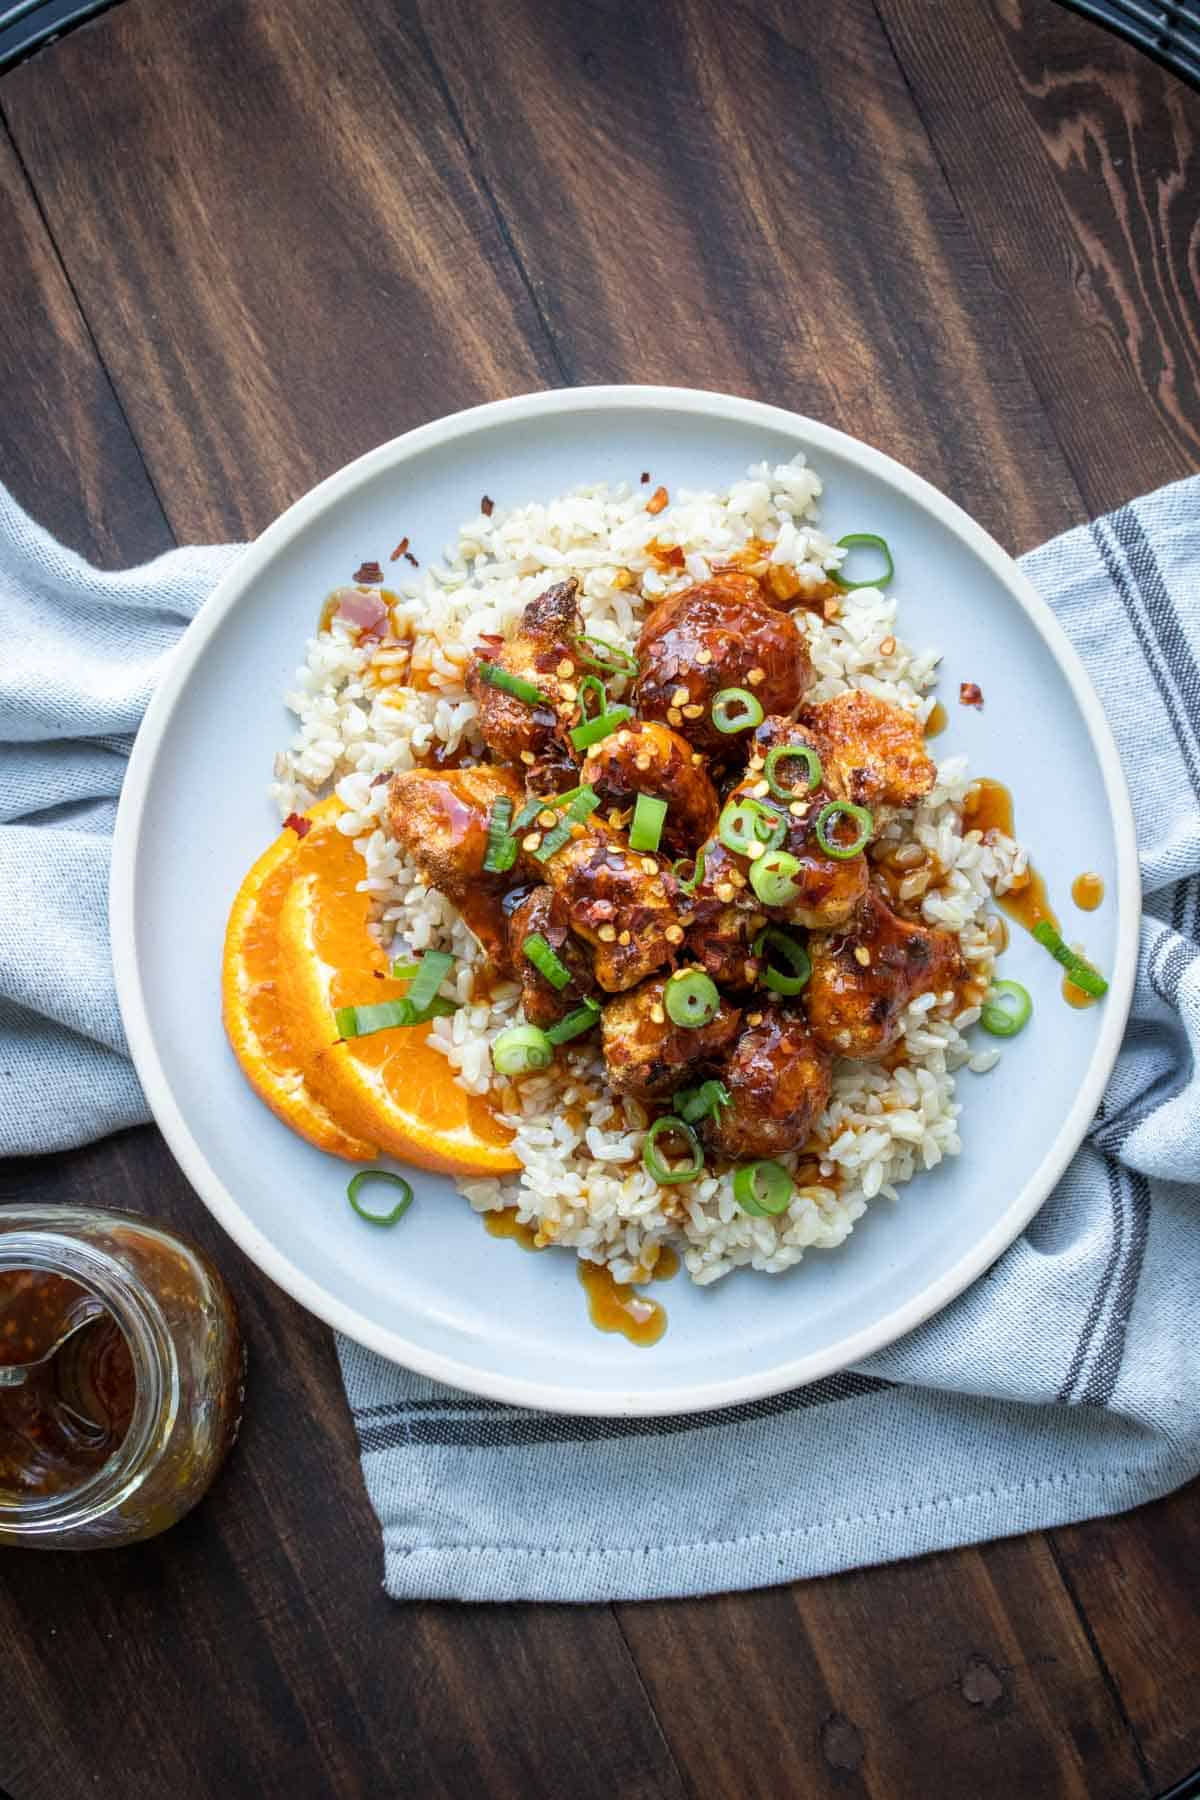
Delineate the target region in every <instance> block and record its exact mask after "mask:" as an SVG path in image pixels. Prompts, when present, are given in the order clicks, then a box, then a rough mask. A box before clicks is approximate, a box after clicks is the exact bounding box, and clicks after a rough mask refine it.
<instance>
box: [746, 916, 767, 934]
mask: <svg viewBox="0 0 1200 1800" xmlns="http://www.w3.org/2000/svg"><path fill="white" fill-rule="evenodd" d="M766 922H767V915H766V913H751V914H750V918H749V920H748V924H749V926H750V929H751V931H761V930H762V928H763V926H764V925H765V924H766Z"/></svg>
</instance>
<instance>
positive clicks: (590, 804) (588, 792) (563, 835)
mask: <svg viewBox="0 0 1200 1800" xmlns="http://www.w3.org/2000/svg"><path fill="white" fill-rule="evenodd" d="M555 804H556V805H559V804H561V803H560V802H558V801H556V802H555ZM599 804H600V796H599V794H598V793H597V792H596V790H595V788H590V787H584V788H580V789H579V790H578V792H577V793H576V794H575V797H574V799H573V800H572V801H571V804H570V805H569V806H568V808H567V810H566V814H565V816H564V817H563V818H562V819H560V820H559V822H558V824H557V825H555V826H554V827H553V828H552V829H551V830H550V831H548V832H547V833H546V835H545V837H544V838H543V839H542V841H541V843H540V844H539V845H538V847H537V849H536V850H535V851H534V853H533V854H534V857H535V859H536V861H538V862H540V863H544V862H549V861H550V858H551V857H552V856H553V855H554V854H555V852H556V851H558V850H561V849H562V847H563V845H564V844H567V843H569V842H570V840H571V837H572V830H571V827H572V826H573V825H582V824H583V823H584V821H585V820H586V819H590V818H591V816H592V814H593V813H594V812H595V810H596V808H597V807H598V806H599ZM544 810H545V809H544V808H543V811H544Z"/></svg>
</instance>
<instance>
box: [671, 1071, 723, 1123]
mask: <svg viewBox="0 0 1200 1800" xmlns="http://www.w3.org/2000/svg"><path fill="white" fill-rule="evenodd" d="M674 1104H675V1111H676V1112H677V1113H678V1114H679V1117H680V1118H681V1119H682V1120H683V1121H684V1123H685V1124H687V1125H698V1124H699V1122H700V1120H701V1119H709V1118H712V1119H716V1118H719V1117H720V1109H721V1107H723V1106H732V1105H733V1096H732V1095H731V1094H730V1092H729V1089H728V1088H727V1087H726V1086H725V1083H724V1082H723V1081H702V1082H701V1083H700V1086H699V1087H694V1088H680V1090H679V1092H678V1093H677V1094H676V1096H675V1103H674Z"/></svg>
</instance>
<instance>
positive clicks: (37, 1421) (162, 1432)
mask: <svg viewBox="0 0 1200 1800" xmlns="http://www.w3.org/2000/svg"><path fill="white" fill-rule="evenodd" d="M82 1319H87V1320H88V1321H89V1322H87V1323H84V1324H83V1325H82V1328H81V1329H80V1330H79V1331H78V1332H77V1333H76V1335H74V1336H73V1337H72V1338H71V1339H70V1340H69V1341H68V1342H67V1343H65V1344H64V1346H63V1348H62V1349H61V1350H60V1351H59V1352H58V1354H57V1355H56V1356H55V1357H54V1358H52V1359H51V1360H50V1361H48V1362H46V1363H44V1364H41V1365H40V1366H39V1368H38V1369H37V1370H36V1371H35V1372H33V1374H32V1375H31V1376H30V1377H29V1378H28V1379H27V1381H26V1382H25V1384H24V1385H22V1386H6V1385H3V1384H0V1545H4V1544H13V1545H16V1544H19V1545H23V1546H25V1547H28V1548H39V1547H41V1548H46V1549H56V1550H63V1549H68V1550H69V1549H78V1550H85V1549H92V1548H97V1547H101V1546H116V1545H121V1544H131V1543H136V1542H137V1541H138V1540H139V1539H141V1538H148V1537H153V1536H155V1535H156V1533H158V1532H160V1531H164V1530H165V1529H166V1528H167V1526H168V1525H173V1524H174V1523H175V1521H176V1519H179V1518H182V1516H183V1514H184V1513H186V1512H188V1511H189V1510H190V1509H191V1508H192V1507H193V1506H195V1504H196V1502H197V1501H198V1500H199V1499H201V1498H202V1496H203V1495H204V1494H205V1493H206V1492H207V1491H208V1488H209V1487H210V1485H211V1483H212V1481H213V1480H214V1478H215V1476H216V1474H217V1471H218V1469H219V1468H220V1467H221V1464H222V1463H223V1462H224V1460H225V1457H226V1455H227V1454H228V1451H229V1449H230V1447H231V1445H232V1444H233V1441H234V1438H235V1437H236V1436H237V1430H238V1426H239V1424H240V1422H241V1412H242V1396H243V1392H244V1388H243V1379H244V1372H245V1350H244V1348H243V1344H242V1337H241V1332H240V1330H239V1328H238V1319H237V1308H236V1306H235V1304H234V1299H233V1295H232V1294H231V1293H230V1291H229V1288H228V1287H227V1286H226V1283H225V1280H224V1278H223V1277H222V1275H221V1274H220V1272H219V1271H218V1269H217V1268H216V1267H215V1266H214V1264H213V1263H212V1262H211V1261H210V1259H209V1258H208V1257H207V1256H206V1255H205V1253H204V1252H203V1251H202V1250H200V1249H199V1248H198V1247H197V1246H196V1245H195V1244H192V1243H189V1242H188V1241H187V1240H186V1239H184V1238H181V1237H178V1236H177V1235H176V1234H175V1233H174V1232H170V1231H165V1230H163V1229H162V1228H161V1227H160V1226H157V1225H152V1224H150V1223H149V1222H148V1221H147V1220H146V1219H143V1218H141V1217H139V1216H137V1215H136V1214H133V1213H122V1212H109V1211H91V1210H86V1209H84V1208H82V1207H73V1206H23V1205H11V1206H0V1378H2V1373H3V1367H4V1366H5V1365H8V1366H11V1365H13V1364H18V1363H26V1362H31V1361H33V1360H34V1359H35V1358H37V1357H39V1356H40V1355H41V1354H42V1353H43V1351H44V1350H45V1349H47V1348H49V1347H50V1346H51V1345H52V1344H54V1343H55V1342H56V1341H58V1339H59V1338H60V1337H61V1335H62V1332H63V1330H64V1329H66V1328H68V1327H69V1326H70V1325H71V1324H72V1323H73V1322H75V1321H78V1320H82Z"/></svg>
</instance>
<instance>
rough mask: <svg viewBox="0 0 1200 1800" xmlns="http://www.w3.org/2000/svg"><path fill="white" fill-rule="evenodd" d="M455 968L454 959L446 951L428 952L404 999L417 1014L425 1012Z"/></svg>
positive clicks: (422, 959)
mask: <svg viewBox="0 0 1200 1800" xmlns="http://www.w3.org/2000/svg"><path fill="white" fill-rule="evenodd" d="M453 967H454V958H453V957H452V956H451V955H449V954H448V952H447V951H445V950H426V952H425V954H424V956H423V957H422V958H421V966H420V968H419V969H418V970H417V973H416V975H415V977H414V979H413V984H412V986H411V987H410V988H409V990H408V992H407V994H405V996H404V998H405V999H406V1000H407V1001H408V1004H409V1005H410V1006H411V1007H412V1008H413V1010H414V1011H415V1012H424V1011H425V1009H426V1007H427V1006H428V1005H429V1004H430V1002H431V1001H432V1000H433V998H434V995H435V994H436V993H437V991H438V989H439V988H440V987H441V985H442V983H443V981H445V979H446V977H447V975H449V973H450V971H451V969H452V968H453Z"/></svg>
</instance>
